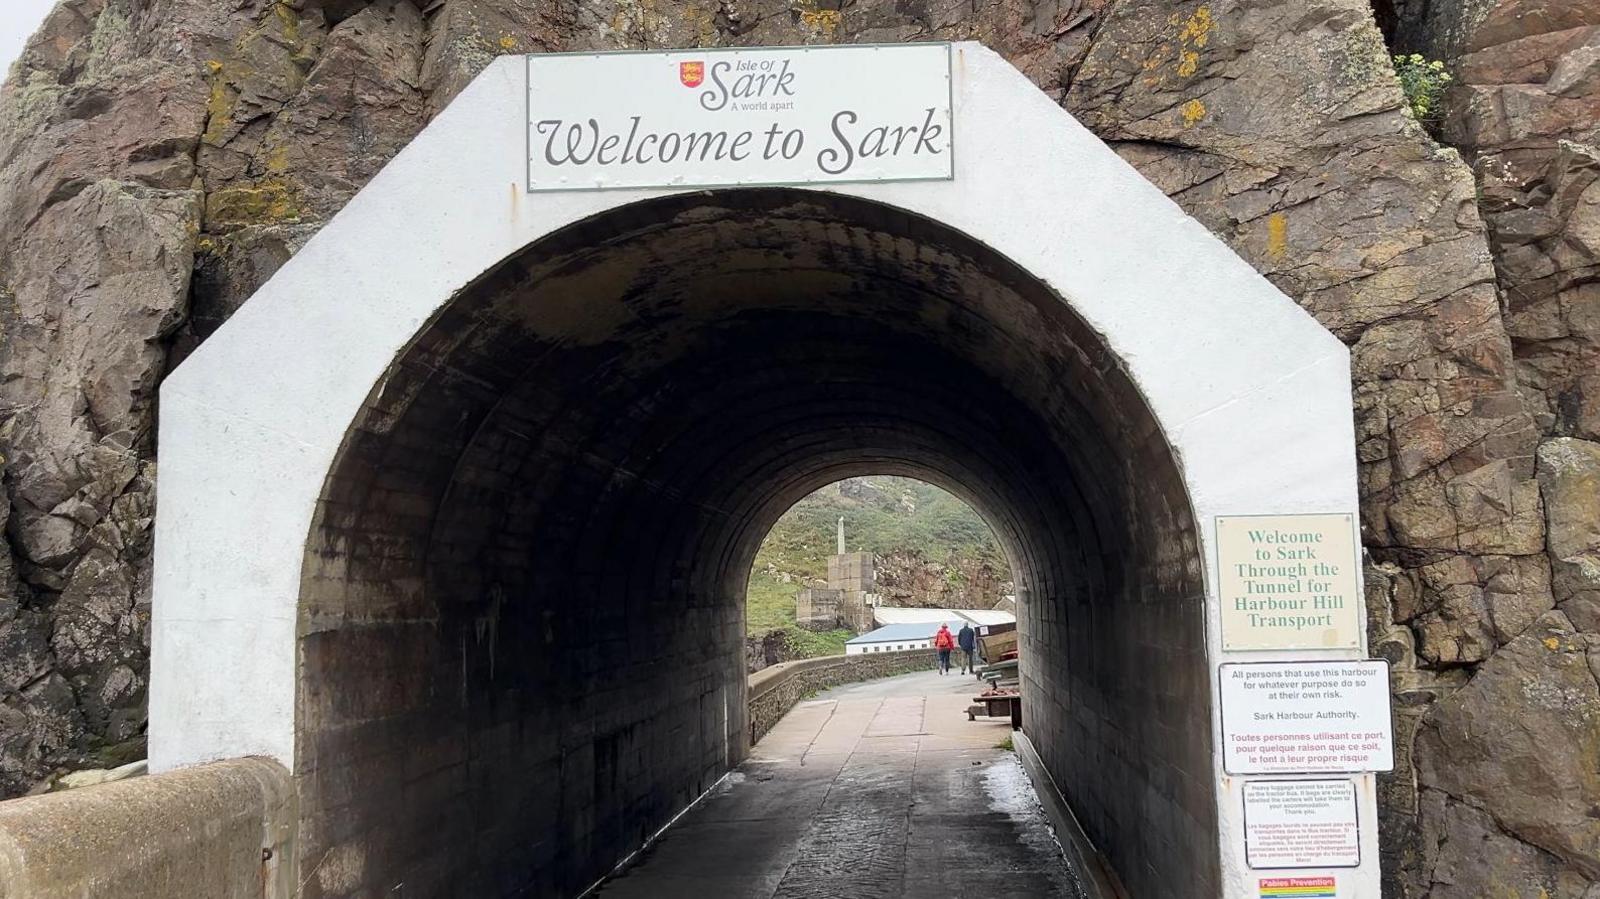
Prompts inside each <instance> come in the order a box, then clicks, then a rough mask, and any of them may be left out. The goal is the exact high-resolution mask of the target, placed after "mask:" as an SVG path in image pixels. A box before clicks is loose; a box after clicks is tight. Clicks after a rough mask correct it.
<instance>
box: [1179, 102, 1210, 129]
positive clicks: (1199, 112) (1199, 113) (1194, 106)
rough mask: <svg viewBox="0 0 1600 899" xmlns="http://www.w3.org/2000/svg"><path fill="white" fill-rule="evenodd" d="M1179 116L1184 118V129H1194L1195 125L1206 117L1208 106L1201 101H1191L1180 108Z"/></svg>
mask: <svg viewBox="0 0 1600 899" xmlns="http://www.w3.org/2000/svg"><path fill="white" fill-rule="evenodd" d="M1178 115H1179V116H1181V117H1182V118H1183V127H1185V128H1190V127H1193V126H1194V123H1196V122H1198V121H1200V120H1201V119H1203V118H1205V117H1206V105H1205V104H1204V103H1201V102H1200V101H1199V100H1190V101H1188V102H1186V103H1184V104H1183V105H1182V106H1179V107H1178Z"/></svg>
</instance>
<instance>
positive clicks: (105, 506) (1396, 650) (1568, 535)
mask: <svg viewBox="0 0 1600 899" xmlns="http://www.w3.org/2000/svg"><path fill="white" fill-rule="evenodd" d="M1377 5H1378V6H1379V7H1381V9H1380V11H1381V12H1382V13H1383V16H1384V18H1385V21H1386V22H1387V23H1388V24H1390V25H1391V26H1392V29H1393V33H1392V39H1393V43H1394V47H1395V48H1396V49H1403V50H1407V51H1411V50H1417V51H1420V52H1426V53H1428V54H1430V55H1432V56H1437V57H1441V58H1444V59H1446V60H1447V61H1448V62H1449V64H1450V66H1451V68H1452V70H1453V71H1454V72H1456V74H1457V79H1458V84H1457V87H1456V88H1455V89H1454V90H1453V93H1452V95H1451V97H1450V98H1449V103H1448V106H1449V110H1450V113H1449V116H1448V118H1447V120H1446V121H1445V123H1444V124H1443V127H1442V132H1441V134H1442V137H1443V138H1444V140H1445V142H1446V143H1447V144H1449V145H1451V146H1453V147H1455V148H1456V150H1459V151H1460V154H1461V155H1458V153H1457V152H1456V150H1452V149H1448V148H1445V147H1441V146H1440V145H1439V144H1438V143H1435V141H1434V140H1433V139H1432V138H1431V137H1430V136H1429V135H1428V134H1426V133H1425V132H1424V131H1423V130H1422V128H1421V127H1420V126H1418V125H1417V123H1416V122H1415V121H1413V120H1412V119H1411V117H1410V115H1409V113H1408V112H1406V111H1405V108H1404V103H1403V97H1402V95H1401V93H1400V90H1399V87H1398V85H1397V83H1396V81H1395V78H1394V76H1393V73H1392V70H1391V69H1390V66H1389V61H1388V54H1389V52H1390V50H1389V48H1388V47H1386V46H1385V44H1384V41H1383V39H1382V36H1381V35H1380V32H1379V30H1378V27H1377V26H1376V24H1375V23H1374V15H1373V10H1372V8H1371V7H1369V6H1368V4H1367V3H1365V2H1362V0H1294V2H1287V0H1269V2H1258V0H1252V2H1246V0H1215V2H1209V3H1201V2H1195V0H1182V2H1180V0H1057V2H1047V3H1041V2H1032V0H1000V2H993V3H982V4H969V3H948V2H946V3H941V2H905V0H860V2H857V3H853V4H841V3H838V2H831V0H792V2H790V0H784V2H778V0H751V2H737V3H729V2H724V3H720V4H699V3H685V4H681V5H666V4H659V3H654V2H639V0H601V2H596V3H583V4H557V3H546V2H540V3H530V2H527V0H418V2H415V3H414V2H411V0H379V2H362V0H238V2H235V3H230V4H216V3H211V2H202V0H163V2H159V3H149V2H144V0H67V2H64V3H62V4H61V5H60V6H59V7H58V8H57V9H56V11H55V12H54V13H52V15H51V16H50V18H49V19H48V21H47V22H46V23H45V26H44V28H43V29H42V30H41V32H40V34H39V35H38V36H36V37H35V39H34V40H33V41H32V43H31V44H30V45H29V47H28V50H27V51H26V53H25V55H24V57H23V59H22V60H21V62H20V63H19V64H18V66H17V67H16V68H15V69H14V70H13V72H12V73H11V76H10V77H9V79H8V80H7V82H6V85H5V87H4V88H3V90H0V300H4V303H3V307H0V308H3V312H0V315H4V319H3V321H0V326H3V331H0V334H3V338H0V339H3V341H4V343H3V345H0V365H3V366H4V370H5V377H4V379H0V403H3V408H0V451H3V455H4V466H5V486H6V491H7V497H8V500H9V502H8V503H6V504H3V505H4V508H3V509H0V517H4V518H6V519H7V521H8V527H7V529H6V534H7V544H8V547H7V549H8V551H7V552H6V553H0V556H4V558H0V590H3V596H0V793H15V792H19V791H22V790H24V789H27V788H29V786H30V785H31V784H33V783H35V782H36V781H38V780H39V779H40V778H41V777H43V776H45V775H46V774H48V773H49V772H50V771H52V770H56V769H61V768H72V767H81V766H84V765H87V764H100V765H109V764H114V763H116V762H120V761H123V760H124V759H121V758H113V759H106V760H102V759H99V758H97V757H98V756H105V755H108V754H109V755H112V756H115V755H117V754H118V753H127V752H135V753H136V752H137V750H138V748H139V747H138V743H139V740H140V739H141V734H142V727H143V717H142V715H143V701H144V683H145V676H146V667H145V666H146V658H147V643H148V637H147V630H148V585H147V581H148V574H147V572H148V564H149V523H150V518H151V514H152V508H153V502H154V496H153V493H152V483H153V477H152V476H153V466H154V464H155V456H156V447H155V444H154V439H153V438H154V435H153V417H152V416H153V399H154V392H153V391H154V387H155V386H156V384H157V382H158V381H159V379H160V377H161V376H162V374H163V373H164V372H165V371H167V370H168V368H169V367H170V365H171V364H173V363H174V362H175V361H177V360H179V359H181V358H182V356H183V355H185V354H186V353H187V352H188V351H189V350H190V349H192V348H193V347H194V346H195V345H196V344H197V343H198V342H199V341H202V340H204V339H205V338H206V336H207V335H209V334H210V333H211V332H212V331H214V330H215V329H216V327H217V326H218V325H220V324H221V323H222V322H223V321H224V320H226V318H227V317H228V315H229V314H231V313H232V312H233V311H234V310H235V309H237V308H238V306H239V305H240V304H241V303H242V302H243V301H244V299H245V298H246V297H248V296H249V294H250V293H251V292H252V291H253V290H254V289H255V287H256V286H258V285H259V284H260V283H261V282H262V281H263V280H264V279H265V278H267V277H268V276H270V275H271V273H272V272H273V271H274V270H275V269H276V268H277V267H278V266H279V265H281V264H282V263H283V262H284V260H286V259H287V258H288V257H289V256H290V255H292V254H293V253H294V252H295V251H296V250H297V249H298V248H299V247H300V246H301V245H302V244H303V243H304V241H305V240H306V239H308V238H309V237H310V235H312V234H313V233H315V231H316V229H317V228H318V227H319V226H320V224H321V223H323V222H324V221H326V220H327V218H328V217H329V216H331V215H332V214H333V213H335V212H336V211H337V210H338V209H339V208H340V206H341V205H342V204H343V203H344V202H345V201H346V200H348V199H349V197H350V196H351V195H352V194H353V193H354V192H355V191H356V190H357V189H359V187H360V186H361V185H362V184H363V183H364V182H365V180H366V179H367V178H369V177H371V175H372V174H373V173H374V172H376V171H377V170H378V169H379V168H380V167H381V166H382V165H383V163H384V162H385V161H386V160H387V159H388V158H390V157H391V156H392V155H393V154H394V153H395V152H397V151H398V149H399V148H400V147H402V146H403V145H404V144H405V142H406V141H407V140H408V139H409V138H410V137H411V136H412V135H413V134H415V133H416V131H417V130H419V129H420V128H421V127H422V126H423V124H425V122H426V121H427V119H428V118H429V116H431V115H433V114H434V113H436V112H437V111H438V110H440V109H441V108H443V107H444V105H446V104H447V103H448V102H449V100H450V98H451V97H453V96H454V95H455V94H456V93H457V92H458V91H460V90H461V89H462V87H464V86H465V85H466V84H467V82H468V81H470V79H471V78H472V76H473V75H474V74H476V73H477V72H478V71H480V70H481V69H482V68H483V67H484V66H485V65H487V64H488V62H489V61H490V60H492V59H493V58H494V57H495V56H496V55H498V54H503V53H522V52H530V51H556V50H587V49H627V48H644V47H664V46H690V45H716V44H723V45H727V44H805V43H818V42H867V41H878V42H895V41H908V40H923V39H940V40H946V39H977V40H982V41H984V42H986V43H988V44H989V45H990V46H992V47H994V48H995V49H997V50H998V51H1000V52H1002V53H1004V54H1005V55H1006V56H1008V57H1009V58H1010V59H1011V60H1012V61H1013V62H1014V63H1015V64H1016V65H1018V67H1019V68H1021V69H1022V71H1023V72H1025V73H1026V74H1027V75H1028V76H1029V77H1031V78H1032V79H1033V80H1034V81H1035V82H1036V83H1038V84H1039V85H1040V87H1041V88H1043V89H1044V90H1045V91H1046V92H1047V93H1048V94H1050V95H1051V96H1052V97H1055V98H1056V99H1058V100H1059V101H1060V102H1061V103H1063V104H1064V105H1065V106H1066V107H1067V108H1068V109H1070V110H1071V111H1072V112H1073V113H1074V114H1076V115H1077V116H1078V117H1079V118H1080V119H1081V120H1082V121H1083V122H1084V123H1085V124H1086V125H1088V126H1089V127H1090V128H1092V129H1093V130H1094V131H1095V132H1096V133H1098V134H1099V135H1101V136H1102V137H1103V138H1105V139H1106V140H1107V141H1109V142H1111V143H1112V144H1113V146H1115V147H1116V148H1117V149H1118V151H1119V152H1120V153H1122V154H1123V155H1124V157H1125V158H1127V159H1128V160H1129V161H1130V162H1132V163H1133V164H1134V165H1136V166H1137V167H1139V168H1140V170H1141V171H1143V172H1144V173H1145V174H1146V176H1147V177H1149V178H1150V179H1151V180H1152V181H1154V182H1155V183H1156V184H1158V185H1160V186H1161V187H1162V188H1163V189H1164V190H1165V191H1167V193H1168V194H1170V195H1171V196H1172V197H1173V198H1174V199H1175V200H1176V201H1177V202H1178V203H1179V204H1181V205H1182V206H1183V207H1184V208H1185V209H1186V210H1188V211H1189V212H1190V213H1191V214H1192V215H1194V216H1195V217H1196V218H1198V219H1199V220H1200V221H1201V222H1202V223H1204V224H1205V225H1206V226H1207V227H1209V228H1210V229H1211V230H1212V231H1213V232H1215V233H1216V234H1217V235H1218V236H1219V237H1220V238H1222V239H1223V240H1225V241H1227V242H1228V243H1229V244H1230V245H1231V246H1232V247H1233V248H1234V249H1235V250H1236V251H1237V252H1239V253H1240V254H1241V255H1242V256H1243V257H1244V258H1246V259H1247V260H1249V261H1250V262H1251V263H1252V264H1253V265H1255V266H1256V267H1257V268H1258V269H1260V270H1261V271H1262V272H1264V273H1265V274H1266V275H1267V276H1268V277H1270V278H1272V279H1273V280H1274V281H1275V282H1276V283H1277V284H1278V285H1279V286H1280V287H1281V288H1282V289H1283V290H1284V291H1285V292H1286V293H1287V294H1289V295H1290V296H1291V297H1293V298H1295V299H1296V300H1297V301H1298V302H1299V303H1301V304H1302V305H1303V306H1304V307H1305V308H1306V309H1307V310H1308V311H1310V312H1311V313H1312V314H1313V315H1315V316H1316V317H1317V318H1318V319H1319V320H1320V321H1321V322H1322V323H1323V324H1324V325H1326V326H1327V327H1328V328H1329V329H1330V330H1332V331H1333V332H1334V333H1335V334H1337V335H1339V336H1340V337H1341V338H1342V339H1344V340H1345V341H1346V342H1347V343H1348V344H1349V346H1350V347H1351V350H1352V353H1353V356H1354V363H1355V385H1354V387H1355V397H1356V408H1355V416H1356V437H1357V441H1358V453H1359V458H1360V460H1361V464H1362V470H1361V485H1360V486H1361V491H1362V500H1363V535H1364V540H1365V543H1366V546H1367V548H1368V550H1369V551H1370V553H1371V556H1372V566H1371V568H1370V569H1369V598H1370V611H1371V618H1372V621H1373V628H1372V637H1373V639H1372V646H1373V651H1374V652H1375V653H1381V654H1383V655H1385V656H1386V657H1389V658H1390V659H1391V660H1392V661H1393V662H1394V663H1395V670H1396V684H1395V691H1396V698H1397V715H1398V717H1399V722H1398V723H1399V728H1398V731H1399V734H1400V737H1401V741H1400V742H1401V745H1400V747H1399V749H1400V756H1401V759H1402V764H1401V766H1400V768H1399V770H1397V772H1396V773H1395V775H1393V776H1392V777H1390V778H1387V779H1385V781H1384V790H1383V793H1384V797H1385V803H1386V805H1385V814H1384V824H1383V826H1384V841H1385V846H1386V851H1387V852H1388V854H1389V857H1388V858H1386V860H1385V862H1386V864H1385V867H1386V871H1387V874H1388V877H1389V884H1388V894H1390V895H1394V896H1407V897H1410V896H1430V895H1431V896H1436V897H1458V896H1459V897H1465V896H1480V895H1517V896H1529V897H1532V896H1538V895H1541V891H1543V894H1544V895H1548V896H1574V897H1577V896H1588V897H1591V899H1592V895H1593V891H1594V890H1596V889H1600V887H1595V886H1594V884H1595V883H1596V882H1597V880H1600V863H1597V856H1596V835H1595V832H1594V829H1593V823H1592V822H1593V820H1594V819H1593V818H1592V817H1590V812H1589V811H1588V810H1591V809H1594V808H1597V807H1600V776H1597V775H1596V772H1595V771H1594V770H1593V767H1592V766H1593V764H1594V759H1595V758H1596V754H1597V748H1600V747H1597V742H1596V735H1597V734H1600V712H1596V713H1595V714H1590V712H1592V711H1594V710H1595V704H1596V701H1597V700H1596V696H1595V681H1594V672H1595V671H1596V670H1597V668H1600V663H1597V662H1596V659H1595V652H1596V647H1597V646H1600V642H1597V641H1600V636H1597V635H1600V596H1597V593H1600V591H1597V588H1596V582H1597V576H1596V573H1595V572H1596V565H1597V558H1600V550H1597V549H1596V545H1597V541H1596V534H1597V533H1600V525H1597V522H1596V517H1597V516H1600V502H1597V501H1596V500H1595V487H1594V484H1595V466H1596V446H1597V443H1600V374H1597V372H1600V364H1597V356H1600V350H1597V347H1600V186H1596V185H1597V182H1600V154H1597V151H1596V150H1595V149H1594V148H1595V145H1596V144H1597V142H1600V141H1597V133H1596V128H1597V121H1600V114H1597V110H1600V49H1597V48H1600V39H1597V35H1600V5H1597V4H1594V3H1592V2H1588V0H1565V2H1563V0H1431V2H1422V0H1401V2H1396V3H1389V2H1382V3H1379V4H1377ZM1463 157H1464V159H1465V162H1464V161H1463ZM1156 249H1157V248H1153V250H1152V251H1153V252H1154V251H1156ZM1413 735H1414V741H1413ZM1586 766H1587V767H1586Z"/></svg>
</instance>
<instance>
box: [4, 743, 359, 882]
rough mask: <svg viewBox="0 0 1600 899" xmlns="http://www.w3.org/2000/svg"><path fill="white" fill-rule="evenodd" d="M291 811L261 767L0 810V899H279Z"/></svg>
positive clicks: (284, 785)
mask: <svg viewBox="0 0 1600 899" xmlns="http://www.w3.org/2000/svg"><path fill="white" fill-rule="evenodd" d="M294 809H295V803H294V788H293V786H292V784H291V783H290V780H289V772H288V771H286V770H284V768H283V766H281V765H279V764H278V763H276V762H272V761H267V760H265V759H233V760H230V761H226V762H217V763H215V764H210V765H201V766H199V767H195V768H184V769H182V770H178V771H172V772H169V773H166V774H158V775H155V776H151V777H139V778H135V779H132V780H125V781H120V782H117V783H110V784H102V785H99V786H94V787H87V788H84V789H81V790H71V791H68V792H64V793H51V794H47V795H43V796H34V797H30V798H26V799H16V800H12V801H10V802H5V803H0V899H83V897H86V896H115V897H118V899H184V897H195V899H200V897H205V899H288V897H289V896H292V895H295V892H296V891H295V884H294V877H293V875H292V873H291V872H292V867H289V866H292V860H293V858H294V852H293V846H292V841H293V835H294V827H295V813H294ZM336 867H337V866H336ZM332 873H334V874H335V876H337V875H338V871H333V872H332Z"/></svg>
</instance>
